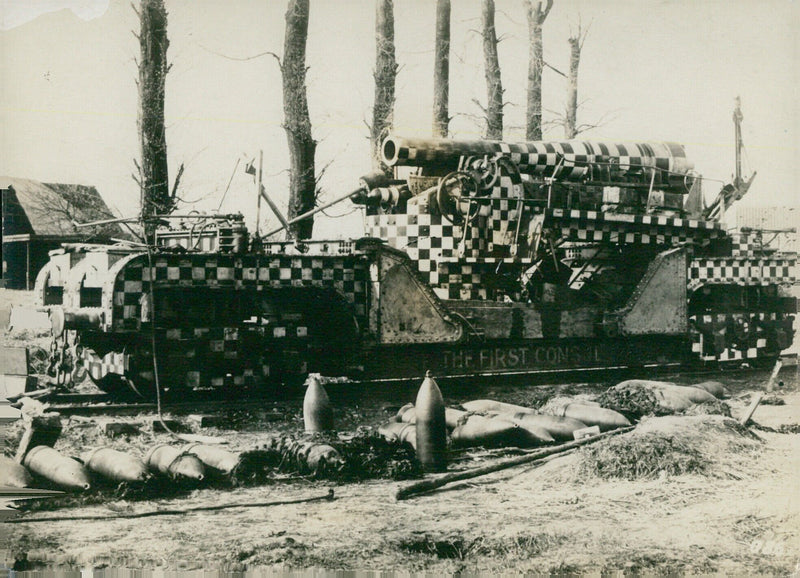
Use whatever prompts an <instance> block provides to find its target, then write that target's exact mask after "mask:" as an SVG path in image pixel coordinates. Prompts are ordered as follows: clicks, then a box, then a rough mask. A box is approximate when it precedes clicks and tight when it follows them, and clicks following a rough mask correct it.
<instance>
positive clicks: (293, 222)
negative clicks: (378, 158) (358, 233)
mask: <svg viewBox="0 0 800 578" xmlns="http://www.w3.org/2000/svg"><path fill="white" fill-rule="evenodd" d="M363 189H364V187H359V188H357V189H356V190H354V191H350V192H349V193H347V194H345V195H342V196H341V197H338V198H336V199H334V200H333V201H331V202H329V203H325V204H324V205H322V206H321V207H317V208H316V209H314V210H312V211H307V212H305V213H303V214H302V215H298V216H296V217H295V218H294V219H292V220H291V221H287V222H286V225H287V226H288V225H294V224H295V223H297V222H298V221H302V220H303V219H307V218H308V217H310V216H311V215H316V214H317V213H319V212H320V211H324V210H325V209H327V208H328V207H332V206H333V205H335V204H337V203H341V202H342V201H344V200H345V199H349V198H350V197H352V196H353V195H356V194H358V193H360V192H361V191H362V190H363ZM284 228H285V226H284V225H281V226H280V227H278V228H277V229H274V230H272V231H270V232H269V233H266V234H265V235H264V237H271V236H272V235H274V234H275V233H280V232H281V231H283V229H284Z"/></svg>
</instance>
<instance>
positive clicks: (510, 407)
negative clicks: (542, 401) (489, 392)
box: [461, 399, 536, 413]
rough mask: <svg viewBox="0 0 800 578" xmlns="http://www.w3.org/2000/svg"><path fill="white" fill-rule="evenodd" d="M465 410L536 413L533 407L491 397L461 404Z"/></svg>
mask: <svg viewBox="0 0 800 578" xmlns="http://www.w3.org/2000/svg"><path fill="white" fill-rule="evenodd" d="M461 407H463V408H464V409H465V410H467V411H477V412H484V411H492V412H496V413H536V410H535V409H532V408H529V407H525V406H522V405H514V404H513V403H504V402H502V401H495V400H493V399H475V400H472V401H465V402H464V403H462V404H461Z"/></svg>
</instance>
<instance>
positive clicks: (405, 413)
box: [396, 403, 417, 423]
mask: <svg viewBox="0 0 800 578" xmlns="http://www.w3.org/2000/svg"><path fill="white" fill-rule="evenodd" d="M396 419H397V421H400V422H403V423H417V412H416V411H415V410H414V404H413V403H407V404H405V405H404V406H403V407H401V408H400V409H399V410H397V417H396Z"/></svg>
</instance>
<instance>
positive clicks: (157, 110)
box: [134, 0, 180, 242]
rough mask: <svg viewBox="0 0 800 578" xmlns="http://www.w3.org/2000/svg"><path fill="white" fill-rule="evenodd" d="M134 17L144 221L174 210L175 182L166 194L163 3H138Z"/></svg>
mask: <svg viewBox="0 0 800 578" xmlns="http://www.w3.org/2000/svg"><path fill="white" fill-rule="evenodd" d="M134 10H135V8H134ZM137 14H138V15H139V21H140V25H141V29H140V33H139V35H138V38H139V44H140V49H141V60H140V61H139V63H138V64H139V78H138V80H137V84H138V87H139V117H138V125H139V138H140V144H141V164H139V163H137V168H138V172H139V176H138V177H135V178H136V180H137V182H138V183H139V186H140V188H141V205H142V218H143V219H147V218H148V217H152V216H153V215H161V214H167V213H169V212H171V211H172V210H173V209H174V207H175V196H174V193H175V191H176V190H177V186H178V179H176V180H175V186H174V187H173V193H172V194H170V190H169V171H168V165H167V140H166V135H165V127H164V86H165V80H166V76H167V73H168V72H169V65H168V64H167V48H168V47H169V40H168V39H167V10H166V8H165V7H164V0H141V3H140V5H139V10H138V11H137ZM179 178H180V177H179ZM154 230H155V224H154V223H149V224H148V226H146V227H145V233H146V235H147V238H148V240H150V241H151V242H152V240H153V239H152V236H153V232H154Z"/></svg>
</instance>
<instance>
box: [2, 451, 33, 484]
mask: <svg viewBox="0 0 800 578" xmlns="http://www.w3.org/2000/svg"><path fill="white" fill-rule="evenodd" d="M32 481H33V480H32V478H31V475H30V474H29V473H28V470H26V469H25V468H24V467H23V466H21V465H19V464H18V463H17V462H15V461H14V460H12V459H11V458H9V457H6V456H0V486H10V487H12V488H27V487H29V486H30V485H31V482H32Z"/></svg>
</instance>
